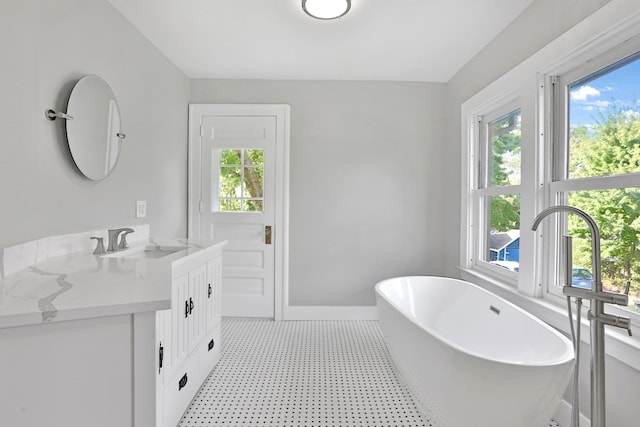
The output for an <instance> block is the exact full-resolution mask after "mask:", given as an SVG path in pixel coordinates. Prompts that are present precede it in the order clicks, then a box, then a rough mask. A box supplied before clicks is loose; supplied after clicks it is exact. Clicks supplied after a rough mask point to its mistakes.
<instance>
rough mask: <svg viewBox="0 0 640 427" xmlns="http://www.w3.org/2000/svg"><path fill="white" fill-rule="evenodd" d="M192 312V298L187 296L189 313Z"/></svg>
mask: <svg viewBox="0 0 640 427" xmlns="http://www.w3.org/2000/svg"><path fill="white" fill-rule="evenodd" d="M191 313H193V298H189V314H191Z"/></svg>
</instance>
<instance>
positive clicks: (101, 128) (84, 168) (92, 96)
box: [65, 76, 124, 181]
mask: <svg viewBox="0 0 640 427" xmlns="http://www.w3.org/2000/svg"><path fill="white" fill-rule="evenodd" d="M67 114H68V115H69V116H71V118H70V119H67V120H66V121H65V122H66V128H67V142H68V144H69V151H71V157H72V158H73V161H74V163H75V164H76V166H77V167H78V169H79V170H80V172H82V174H83V175H84V176H86V177H87V178H89V179H91V180H94V181H100V180H102V179H105V178H106V177H107V176H109V174H110V173H111V171H113V168H114V167H115V165H116V163H117V162H118V156H119V154H120V142H121V139H122V138H124V134H123V133H122V130H121V128H120V111H119V110H118V103H117V102H116V97H115V95H114V94H113V91H112V90H111V88H110V87H109V85H108V84H107V82H105V81H104V80H103V79H101V78H100V77H98V76H85V77H83V78H81V79H80V80H79V81H78V82H77V83H76V85H75V86H74V87H73V90H72V91H71V95H70V96H69V104H68V105H67Z"/></svg>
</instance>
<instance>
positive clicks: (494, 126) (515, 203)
mask: <svg viewBox="0 0 640 427" xmlns="http://www.w3.org/2000/svg"><path fill="white" fill-rule="evenodd" d="M476 118H477V132H476V143H475V147H474V149H473V151H474V154H473V155H474V157H475V165H474V166H475V168H473V173H474V175H475V176H474V179H473V181H474V182H473V184H472V186H473V188H472V191H471V198H472V200H471V206H472V210H473V212H472V213H471V214H472V221H471V222H472V227H471V229H470V233H471V235H472V239H471V241H472V242H473V247H472V248H469V252H470V256H471V264H472V266H473V268H478V269H480V270H485V271H487V272H490V273H494V274H498V275H501V276H503V277H505V278H507V280H509V279H510V280H511V281H512V282H514V283H515V280H516V278H517V273H518V271H519V262H520V170H521V167H520V153H521V114H520V109H519V107H518V103H517V102H511V103H506V104H503V105H501V106H500V107H497V108H493V109H491V110H490V111H488V112H487V113H486V114H481V115H477V116H476Z"/></svg>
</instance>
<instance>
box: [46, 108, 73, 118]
mask: <svg viewBox="0 0 640 427" xmlns="http://www.w3.org/2000/svg"><path fill="white" fill-rule="evenodd" d="M44 115H45V116H46V117H47V119H49V120H51V121H53V120H55V119H65V120H73V116H70V115H68V114H67V113H63V112H62V111H58V112H56V111H54V110H52V109H48V110H47V111H45V112H44Z"/></svg>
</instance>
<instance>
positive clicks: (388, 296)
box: [376, 276, 574, 427]
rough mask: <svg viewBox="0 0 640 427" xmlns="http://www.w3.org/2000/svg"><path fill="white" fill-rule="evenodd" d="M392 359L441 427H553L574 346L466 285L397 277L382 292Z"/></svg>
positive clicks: (495, 298) (440, 279) (384, 284)
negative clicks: (552, 419) (552, 420)
mask: <svg viewBox="0 0 640 427" xmlns="http://www.w3.org/2000/svg"><path fill="white" fill-rule="evenodd" d="M376 305H377V307H378V313H379V316H380V324H381V327H382V331H383V334H384V338H385V341H386V342H387V345H388V347H389V351H390V353H391V357H392V358H393V361H394V363H395V365H396V368H397V370H398V373H399V374H400V377H401V379H402V381H404V383H405V384H406V385H407V387H408V388H409V390H410V391H411V393H412V395H413V398H414V400H415V403H416V404H417V405H418V407H419V409H420V410H421V411H422V412H423V413H424V415H425V416H427V417H428V418H429V420H430V421H431V422H432V423H434V425H436V426H438V427H540V426H547V425H548V423H549V420H550V419H551V417H552V416H553V414H554V412H555V410H556V408H557V406H558V403H559V402H560V398H561V396H562V395H563V393H564V391H565V388H566V386H567V383H568V381H569V378H570V376H571V372H572V367H573V361H574V353H573V347H572V343H571V341H570V340H569V339H567V338H565V337H564V336H563V335H561V334H560V333H559V332H557V331H556V330H555V329H553V328H551V327H550V326H548V325H547V324H545V323H543V322H542V321H541V320H539V319H537V318H536V317H534V316H532V315H530V314H529V313H527V312H525V311H524V310H522V309H520V308H519V307H517V306H515V305H513V304H511V303H509V302H508V301H505V300H504V299H502V298H500V297H498V296H496V295H494V294H492V293H490V292H488V291H486V290H484V289H482V288H481V287H479V286H476V285H474V284H472V283H468V282H465V281H462V280H457V279H449V278H444V277H428V276H417V277H399V278H394V279H389V280H385V281H382V282H380V283H378V284H377V285H376Z"/></svg>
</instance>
